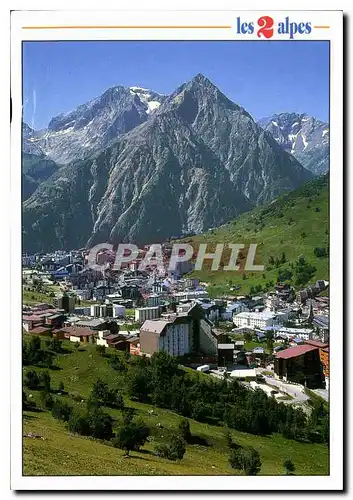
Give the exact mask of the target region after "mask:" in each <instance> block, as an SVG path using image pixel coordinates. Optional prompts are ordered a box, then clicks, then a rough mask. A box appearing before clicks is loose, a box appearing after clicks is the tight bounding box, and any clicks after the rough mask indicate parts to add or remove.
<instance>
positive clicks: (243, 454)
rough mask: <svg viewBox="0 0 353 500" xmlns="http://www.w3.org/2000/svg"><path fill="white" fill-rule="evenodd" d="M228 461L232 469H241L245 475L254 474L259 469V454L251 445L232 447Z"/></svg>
mask: <svg viewBox="0 0 353 500" xmlns="http://www.w3.org/2000/svg"><path fill="white" fill-rule="evenodd" d="M229 463H230V465H231V467H232V468H233V469H238V470H241V471H243V472H244V473H245V474H246V475H247V476H256V475H257V474H258V473H259V472H260V470H261V459H260V454H259V452H258V451H257V450H255V448H253V447H252V446H249V447H246V448H237V449H233V450H232V451H231V453H230V456H229Z"/></svg>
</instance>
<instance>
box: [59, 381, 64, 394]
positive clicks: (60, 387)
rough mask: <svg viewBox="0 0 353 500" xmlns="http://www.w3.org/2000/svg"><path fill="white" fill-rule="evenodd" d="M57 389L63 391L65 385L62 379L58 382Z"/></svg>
mask: <svg viewBox="0 0 353 500" xmlns="http://www.w3.org/2000/svg"><path fill="white" fill-rule="evenodd" d="M58 390H59V392H65V386H64V382H63V381H61V382H59V387H58Z"/></svg>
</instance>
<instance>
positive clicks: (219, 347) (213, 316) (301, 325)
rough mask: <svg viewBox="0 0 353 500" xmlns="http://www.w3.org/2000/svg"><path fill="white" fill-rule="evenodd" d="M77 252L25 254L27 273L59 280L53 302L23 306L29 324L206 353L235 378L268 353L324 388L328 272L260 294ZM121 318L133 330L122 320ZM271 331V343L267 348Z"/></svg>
mask: <svg viewBox="0 0 353 500" xmlns="http://www.w3.org/2000/svg"><path fill="white" fill-rule="evenodd" d="M102 258H104V259H108V261H109V258H110V257H109V255H107V254H103V257H102ZM83 260H84V256H82V255H81V254H79V253H78V254H77V253H76V254H75V253H72V252H70V253H69V254H65V253H55V254H53V255H51V256H46V257H45V258H44V257H43V256H42V258H41V259H39V261H38V260H37V261H35V263H33V259H30V258H29V256H26V263H27V267H28V269H25V270H24V272H25V273H26V276H27V278H26V279H30V273H31V272H32V274H33V273H34V272H36V273H37V278H38V273H39V277H40V279H43V280H49V282H50V281H51V282H57V283H58V282H59V283H60V287H61V288H62V292H61V293H60V294H57V295H56V296H54V297H52V300H51V302H52V304H49V303H47V304H38V305H36V306H24V309H23V328H24V330H25V331H26V332H27V333H32V334H35V335H52V336H55V337H58V338H62V339H68V340H70V341H72V342H91V343H96V344H97V345H102V346H106V347H113V348H115V349H119V350H126V351H128V352H130V353H131V354H134V355H140V354H144V355H147V356H150V355H152V354H153V353H155V352H159V351H166V352H168V353H169V354H171V355H173V356H178V357H181V358H183V360H184V361H185V363H186V364H188V365H190V366H197V365H198V364H202V363H205V362H206V363H207V364H208V365H210V366H221V367H226V368H227V367H230V369H231V373H232V376H236V377H238V378H240V379H242V378H243V377H244V373H245V371H244V370H247V371H248V370H254V368H255V367H257V366H265V364H266V362H267V361H268V358H269V357H271V358H272V362H273V367H274V375H275V376H276V377H278V378H280V379H283V380H285V381H293V382H297V383H302V384H303V385H308V386H313V387H314V386H318V387H322V386H323V385H326V388H328V384H329V298H328V297H325V296H322V294H321V292H322V291H324V290H327V287H328V283H327V282H325V281H323V280H319V281H318V282H317V283H316V284H315V285H314V286H313V287H309V288H308V289H307V290H305V291H301V292H299V293H298V294H297V295H296V294H295V293H294V291H293V289H292V288H291V287H290V286H288V285H285V284H277V285H276V286H275V287H274V289H273V291H271V292H269V293H266V294H261V295H258V296H252V297H250V296H240V295H239V296H237V297H220V298H217V299H210V298H209V295H208V292H207V286H206V285H205V284H202V283H200V282H199V280H198V279H195V278H193V277H188V276H183V272H184V271H185V272H187V271H188V270H184V271H183V270H182V269H181V268H178V269H177V270H176V271H173V272H172V273H171V272H169V271H166V272H165V274H164V275H160V274H158V273H156V272H155V271H153V270H152V271H139V270H138V269H137V268H134V266H133V265H132V266H131V265H130V264H129V265H128V266H127V267H126V268H125V269H123V271H121V272H119V273H117V274H116V275H114V274H110V275H109V276H108V277H107V276H106V275H105V276H102V275H101V274H100V273H99V272H97V271H92V270H91V269H85V268H84V266H83V264H84V262H83ZM80 266H81V270H80V271H78V269H79V268H80ZM82 266H83V267H82ZM63 267H64V268H65V273H64V274H63V275H61V276H60V273H61V272H63V269H62V268H63ZM66 273H67V274H66ZM59 276H60V277H59ZM28 277H29V278H28ZM304 292H305V293H306V294H307V295H305V293H304ZM128 310H130V311H129V314H128ZM131 310H133V316H132V313H131ZM129 323H130V324H132V325H133V328H134V330H132V331H129V330H128V329H127V326H126V325H128V324H129ZM249 335H250V338H251V339H252V341H253V342H256V346H255V347H254V348H253V349H249V350H247V349H246V348H245V344H246V342H245V340H244V338H245V337H246V336H247V338H249ZM269 337H271V339H272V341H273V343H274V345H273V347H271V349H270V350H271V352H270V353H269V348H268V346H267V341H268V339H269ZM242 370H243V371H242Z"/></svg>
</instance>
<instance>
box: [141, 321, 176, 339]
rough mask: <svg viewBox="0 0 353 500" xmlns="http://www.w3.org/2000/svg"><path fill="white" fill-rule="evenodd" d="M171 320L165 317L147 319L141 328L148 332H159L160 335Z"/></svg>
mask: <svg viewBox="0 0 353 500" xmlns="http://www.w3.org/2000/svg"><path fill="white" fill-rule="evenodd" d="M170 323H171V322H170V321H168V320H165V319H158V320H155V321H154V320H152V319H147V320H146V321H145V322H144V324H143V325H142V327H141V330H144V331H146V332H153V333H158V334H159V335H160V334H161V333H162V332H163V330H164V328H165V327H166V326H167V325H168V324H170Z"/></svg>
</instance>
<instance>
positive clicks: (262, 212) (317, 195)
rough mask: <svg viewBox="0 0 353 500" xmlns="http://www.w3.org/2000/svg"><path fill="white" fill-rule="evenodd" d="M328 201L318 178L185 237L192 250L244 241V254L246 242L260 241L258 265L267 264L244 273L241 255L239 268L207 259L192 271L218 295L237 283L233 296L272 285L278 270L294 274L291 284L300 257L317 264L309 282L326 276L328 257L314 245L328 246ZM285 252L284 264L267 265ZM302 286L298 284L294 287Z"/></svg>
mask: <svg viewBox="0 0 353 500" xmlns="http://www.w3.org/2000/svg"><path fill="white" fill-rule="evenodd" d="M328 210H329V205H328V177H327V175H325V176H323V177H318V178H316V179H314V180H312V181H310V182H308V183H306V184H304V185H303V186H301V187H300V188H299V189H297V190H295V191H292V192H290V193H287V194H285V195H283V196H281V197H280V198H278V199H277V200H275V201H273V202H271V203H269V204H266V205H264V206H260V207H257V208H255V209H253V210H252V211H250V212H248V213H246V214H243V215H241V216H240V217H238V218H237V219H235V220H234V221H232V222H230V223H229V224H226V225H224V226H222V227H220V228H218V229H214V230H211V231H208V232H207V233H205V234H202V235H197V236H194V237H192V238H188V239H187V241H189V242H190V243H192V245H193V247H194V249H195V250H196V249H197V248H198V245H199V244H200V243H207V245H208V247H207V251H212V249H213V248H214V246H215V245H216V244H217V243H225V248H226V247H227V244H228V243H238V244H240V243H242V244H245V250H244V252H243V254H244V256H245V257H246V249H247V248H248V245H249V244H250V243H255V244H257V245H258V247H257V251H256V262H255V263H256V264H262V265H264V266H265V270H264V271H263V273H262V272H253V273H251V272H247V271H245V278H246V279H244V278H243V274H244V264H245V259H244V258H240V259H239V265H240V270H239V271H223V270H219V271H211V270H210V262H207V261H206V262H205V265H204V268H203V270H202V271H197V272H196V271H195V272H194V273H193V274H194V275H195V276H197V277H199V278H200V279H201V280H202V281H206V282H208V283H210V284H211V286H210V287H209V291H210V293H211V295H212V294H213V295H217V294H220V293H227V294H229V293H230V294H232V292H231V290H230V289H231V288H233V287H234V286H237V287H239V288H238V290H237V291H236V292H234V293H235V294H237V295H239V294H243V293H248V292H249V290H250V288H251V287H256V286H260V285H261V287H262V288H263V289H266V286H267V284H268V283H269V282H270V281H273V282H274V283H276V281H277V275H278V272H279V271H283V270H286V269H287V270H290V271H291V272H293V276H292V279H291V283H292V284H294V285H296V283H295V278H296V276H295V271H294V269H293V268H292V267H291V264H293V265H294V263H295V262H296V261H297V259H298V258H299V256H300V255H304V256H305V259H306V261H307V262H308V263H309V264H311V265H314V266H315V267H316V272H315V273H314V274H313V275H312V277H311V279H310V282H314V281H315V280H316V279H328V257H327V256H324V257H317V256H316V255H315V254H314V249H315V248H316V247H318V248H323V249H327V247H328V244H329V236H328V230H329V212H328ZM283 252H284V254H285V258H286V262H285V263H284V264H280V265H279V267H276V264H272V265H270V263H269V260H270V258H271V256H272V257H273V259H274V260H275V261H276V258H278V259H281V257H282V253H283ZM222 261H223V265H227V264H228V261H229V251H224V254H223V258H222ZM298 286H300V285H298Z"/></svg>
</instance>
